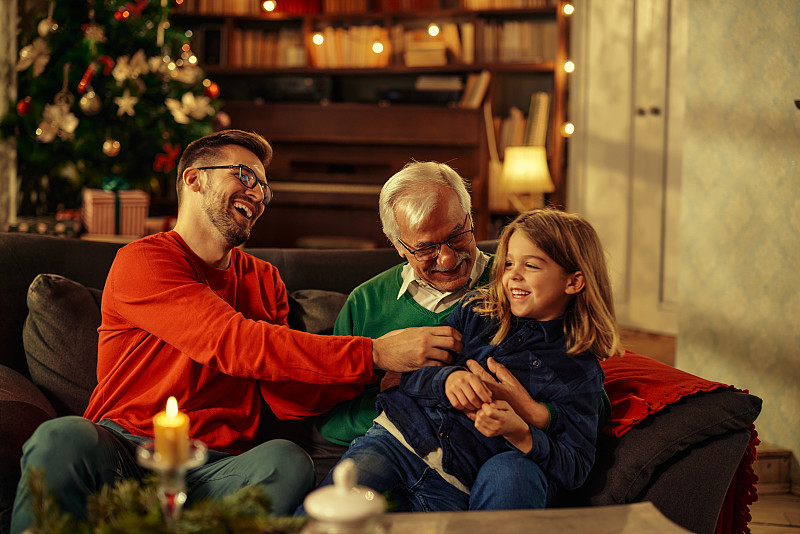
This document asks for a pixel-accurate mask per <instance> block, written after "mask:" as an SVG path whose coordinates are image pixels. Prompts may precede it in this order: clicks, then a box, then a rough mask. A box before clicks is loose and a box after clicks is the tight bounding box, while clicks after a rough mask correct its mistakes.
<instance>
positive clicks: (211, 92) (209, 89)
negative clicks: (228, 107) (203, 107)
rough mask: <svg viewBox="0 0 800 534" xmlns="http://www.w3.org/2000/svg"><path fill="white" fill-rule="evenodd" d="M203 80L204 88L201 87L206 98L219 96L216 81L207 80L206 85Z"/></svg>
mask: <svg viewBox="0 0 800 534" xmlns="http://www.w3.org/2000/svg"><path fill="white" fill-rule="evenodd" d="M206 81H208V80H205V81H204V82H203V85H204V86H205V88H204V89H203V94H204V95H206V96H207V97H208V98H219V85H217V82H212V81H208V85H206V83H205V82H206Z"/></svg>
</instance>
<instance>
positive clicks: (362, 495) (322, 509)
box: [303, 458, 386, 523]
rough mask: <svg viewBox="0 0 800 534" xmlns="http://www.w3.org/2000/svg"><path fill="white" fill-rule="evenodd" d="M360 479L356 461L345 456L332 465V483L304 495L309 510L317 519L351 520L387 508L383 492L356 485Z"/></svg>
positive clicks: (310, 514)
mask: <svg viewBox="0 0 800 534" xmlns="http://www.w3.org/2000/svg"><path fill="white" fill-rule="evenodd" d="M357 479H358V470H357V468H356V463H355V462H354V461H353V460H351V459H350V458H346V459H344V460H342V461H341V462H339V464H338V465H337V466H336V467H335V468H334V469H333V485H330V486H324V487H322V488H319V489H316V490H314V491H312V492H311V493H309V494H308V496H307V497H306V498H305V501H303V506H304V507H305V510H306V513H307V514H308V515H309V517H311V518H312V519H316V520H318V521H324V522H334V523H335V522H342V523H349V522H353V521H361V520H364V519H368V518H370V517H374V516H378V515H380V514H382V513H383V512H385V511H386V499H385V498H384V497H383V495H381V494H379V493H377V492H375V491H374V490H372V489H370V488H367V487H366V486H358V485H356V480H357Z"/></svg>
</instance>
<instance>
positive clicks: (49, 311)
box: [22, 274, 101, 415]
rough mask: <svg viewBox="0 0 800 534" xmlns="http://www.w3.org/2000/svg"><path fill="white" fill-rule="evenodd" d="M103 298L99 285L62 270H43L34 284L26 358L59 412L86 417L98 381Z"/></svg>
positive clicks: (25, 335) (25, 341)
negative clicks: (89, 285)
mask: <svg viewBox="0 0 800 534" xmlns="http://www.w3.org/2000/svg"><path fill="white" fill-rule="evenodd" d="M100 297H101V291H100V290H99V289H93V288H87V287H85V286H83V285H82V284H79V283H78V282H75V281H72V280H70V279H68V278H65V277H63V276H59V275H56V274H40V275H38V276H37V277H36V278H35V279H34V280H33V282H31V285H30V287H29V288H28V317H27V318H26V319H25V326H24V328H23V331H22V342H23V345H24V347H25V357H26V358H27V361H28V369H29V370H30V374H31V380H32V381H33V383H34V384H36V385H37V386H39V388H40V389H41V390H42V391H43V392H44V394H45V395H46V396H47V398H48V400H49V401H50V402H51V403H52V405H53V407H54V408H55V410H56V413H57V414H58V415H70V414H72V415H83V412H84V410H85V409H86V406H87V405H88V404H89V397H90V396H91V394H92V390H94V388H95V386H96V385H97V374H96V370H97V339H98V334H97V328H98V327H99V326H100Z"/></svg>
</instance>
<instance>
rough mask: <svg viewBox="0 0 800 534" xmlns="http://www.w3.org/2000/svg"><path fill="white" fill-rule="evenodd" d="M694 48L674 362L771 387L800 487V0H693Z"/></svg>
mask: <svg viewBox="0 0 800 534" xmlns="http://www.w3.org/2000/svg"><path fill="white" fill-rule="evenodd" d="M688 46H689V50H688V60H687V76H686V85H687V86H686V124H685V128H686V130H685V133H686V135H685V139H684V145H683V177H682V180H683V184H682V202H681V243H682V245H681V249H682V250H681V260H682V261H681V268H680V289H681V301H682V302H681V311H680V315H679V328H678V331H679V333H678V344H677V355H676V366H678V367H680V368H681V369H684V370H686V371H688V372H691V373H695V374H699V375H701V376H703V377H705V378H708V379H712V380H718V381H720V382H724V383H727V384H733V385H735V386H737V387H739V388H742V389H749V390H750V392H751V393H753V394H755V395H757V396H759V397H761V398H762V399H763V401H764V406H763V410H762V412H761V415H760V416H759V418H758V419H757V420H756V429H757V430H758V433H759V437H760V438H761V440H762V441H765V442H768V443H770V444H774V445H779V446H781V447H785V448H788V449H791V450H792V451H793V452H794V460H793V463H792V466H791V470H792V482H793V485H798V484H800V468H799V466H798V463H797V462H798V457H800V110H799V109H797V108H796V107H795V105H794V100H798V99H800V2H798V1H797V0H769V1H767V0H762V1H756V2H753V1H752V0H702V1H700V0H697V1H695V0H690V1H689V20H688ZM795 487H798V486H795Z"/></svg>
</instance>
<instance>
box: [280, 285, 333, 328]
mask: <svg viewBox="0 0 800 534" xmlns="http://www.w3.org/2000/svg"><path fill="white" fill-rule="evenodd" d="M345 300H347V295H345V294H344V293H339V292H337V291H325V290H322V289H299V290H297V291H293V292H292V293H291V294H290V295H289V317H288V322H289V326H290V327H291V328H293V329H295V330H302V331H304V332H310V333H312V334H331V333H333V324H334V323H335V322H336V317H337V316H338V315H339V311H341V309H342V306H344V302H345Z"/></svg>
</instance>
